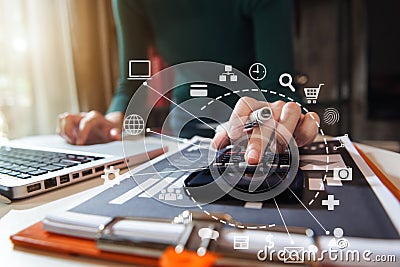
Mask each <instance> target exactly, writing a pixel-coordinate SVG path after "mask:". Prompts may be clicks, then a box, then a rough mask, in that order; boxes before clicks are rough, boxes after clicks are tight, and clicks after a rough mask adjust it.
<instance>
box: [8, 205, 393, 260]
mask: <svg viewBox="0 0 400 267" xmlns="http://www.w3.org/2000/svg"><path fill="white" fill-rule="evenodd" d="M184 212H186V213H187V211H184ZM191 214H192V216H191V217H190V218H191V220H189V221H186V222H184V223H183V225H177V227H179V228H182V229H183V231H182V232H181V234H179V235H178V236H177V238H176V241H175V242H174V241H172V240H171V241H170V242H165V240H164V242H163V241H161V239H160V240H159V241H155V239H154V236H152V237H151V238H150V239H143V238H140V237H139V238H137V237H136V236H134V237H132V236H127V235H121V234H118V233H117V232H116V231H115V226H116V225H117V224H118V223H121V222H133V223H142V224H143V223H145V224H149V225H150V224H151V223H158V224H160V225H162V224H164V225H165V226H167V225H169V226H171V222H170V221H168V220H165V219H154V218H134V217H115V218H113V219H112V220H110V221H109V222H107V223H106V224H104V225H101V226H100V227H99V229H98V233H97V236H96V239H84V238H78V237H72V236H66V235H60V234H54V233H50V232H47V231H45V230H44V229H43V224H42V222H39V223H36V224H34V225H32V226H30V227H28V228H26V229H24V230H22V231H20V232H19V233H17V234H15V235H13V236H11V237H10V238H11V241H12V242H13V243H14V245H15V246H18V247H27V248H33V249H39V250H45V251H51V252H55V253H62V254H68V255H80V256H86V257H92V258H96V259H104V260H110V261H117V262H122V263H128V264H136V265H141V266H161V267H173V266H192V267H197V266H198V267H200V266H205V267H208V266H235V267H236V266H258V265H265V264H268V266H286V265H285V264H284V263H300V264H301V266H341V265H342V263H341V262H335V261H331V260H330V259H329V258H328V259H323V261H316V260H312V259H311V258H306V257H305V256H304V255H307V254H301V249H302V248H303V249H304V248H306V249H308V250H309V251H310V249H311V248H313V249H315V251H324V250H327V245H328V246H331V242H332V239H331V241H329V239H330V237H321V236H315V235H313V232H312V230H311V229H305V228H302V227H288V230H289V231H290V232H291V235H292V238H293V240H295V242H294V243H291V242H288V241H287V239H285V240H286V241H283V240H284V239H280V238H279V236H281V237H283V236H286V234H287V232H286V228H285V227H279V226H278V227H276V228H274V229H269V230H266V229H257V228H256V227H254V229H248V228H247V229H236V228H232V227H227V226H223V225H221V224H220V223H218V222H217V221H215V220H213V219H212V218H210V217H208V216H205V215H204V214H203V213H198V212H193V213H191ZM218 216H220V217H221V216H223V217H224V218H225V219H226V220H227V221H229V220H232V218H231V217H230V216H229V215H227V214H224V215H221V214H218ZM232 223H235V221H232ZM161 228H162V227H160V228H159V229H161ZM159 229H155V232H157V231H158V232H159V233H160V234H162V231H160V230H159ZM204 229H205V230H204ZM201 233H202V234H201ZM266 233H269V234H270V233H273V235H274V236H278V238H275V239H274V240H275V241H277V242H275V244H273V245H272V249H275V251H283V254H281V256H279V253H277V254H273V256H271V255H272V254H271V253H270V252H271V250H270V247H269V246H270V243H268V242H266V243H265V245H264V248H262V249H259V248H260V247H258V246H255V247H251V246H250V247H247V248H246V249H243V247H242V248H236V249H235V246H236V244H234V246H233V247H232V246H231V244H228V245H227V244H226V242H225V245H224V241H227V240H228V241H232V239H236V238H232V235H235V236H239V237H246V236H247V238H249V237H250V239H252V240H253V241H254V237H257V238H258V240H259V241H260V240H262V241H263V242H265V241H264V240H265V239H264V236H263V234H266ZM235 236H233V237H235ZM260 237H262V238H261V239H260ZM217 239H219V240H218V242H217V241H216V240H217ZM221 239H222V242H221ZM247 240H248V239H247ZM280 240H282V241H283V242H280ZM346 240H347V242H350V243H351V244H353V245H352V247H351V250H353V251H354V250H355V249H358V250H362V249H364V251H365V250H368V251H372V252H374V253H375V254H380V253H392V255H395V257H399V256H400V251H398V250H396V248H398V247H399V246H400V240H379V241H378V242H375V243H374V242H372V243H371V240H369V239H366V238H351V237H349V238H348V239H346ZM235 242H236V241H235ZM256 243H257V242H256ZM299 244H300V245H301V246H303V247H300V246H299ZM338 244H339V243H338ZM354 245H355V246H354ZM360 245H361V246H360ZM383 245H385V246H390V247H391V248H392V249H391V250H389V249H387V248H385V247H384V246H383ZM357 246H358V247H357ZM288 249H290V250H288ZM293 249H300V250H299V251H297V252H296V250H293ZM344 249H345V250H343V251H344V252H345V251H346V249H349V248H344ZM351 250H349V251H351ZM294 252H295V253H294ZM286 253H287V254H286ZM301 255H303V257H302V258H301ZM298 256H299V257H300V258H297V257H298ZM293 257H295V259H297V260H298V261H297V262H289V261H287V260H293ZM363 260H364V259H363ZM356 263H357V265H360V264H361V265H362V266H376V263H375V262H371V261H361V262H360V261H359V262H356Z"/></svg>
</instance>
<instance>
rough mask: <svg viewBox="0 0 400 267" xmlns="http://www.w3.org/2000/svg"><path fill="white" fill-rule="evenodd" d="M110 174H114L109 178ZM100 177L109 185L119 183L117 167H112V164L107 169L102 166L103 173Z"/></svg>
mask: <svg viewBox="0 0 400 267" xmlns="http://www.w3.org/2000/svg"><path fill="white" fill-rule="evenodd" d="M110 174H114V179H110ZM101 179H103V180H104V184H108V185H110V187H113V186H114V185H119V169H114V166H111V167H110V168H109V169H107V168H104V174H103V175H102V176H101Z"/></svg>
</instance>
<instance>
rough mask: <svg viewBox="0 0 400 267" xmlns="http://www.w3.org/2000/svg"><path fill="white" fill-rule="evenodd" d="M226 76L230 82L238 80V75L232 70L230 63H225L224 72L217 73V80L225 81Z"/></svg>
mask: <svg viewBox="0 0 400 267" xmlns="http://www.w3.org/2000/svg"><path fill="white" fill-rule="evenodd" d="M228 77H229V80H230V81H231V82H237V80H238V76H237V75H236V74H235V73H233V72H232V65H225V72H223V73H222V74H221V75H219V81H220V82H226V81H227V80H228Z"/></svg>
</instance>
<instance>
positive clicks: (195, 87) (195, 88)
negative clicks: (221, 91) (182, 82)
mask: <svg viewBox="0 0 400 267" xmlns="http://www.w3.org/2000/svg"><path fill="white" fill-rule="evenodd" d="M207 95H208V85H207V84H204V83H197V84H191V85H190V96H192V97H204V96H207Z"/></svg>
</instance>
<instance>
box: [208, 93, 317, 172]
mask: <svg viewBox="0 0 400 267" xmlns="http://www.w3.org/2000/svg"><path fill="white" fill-rule="evenodd" d="M263 107H270V108H271V109H272V116H273V118H274V120H275V121H276V122H277V123H276V131H277V133H283V132H285V133H289V134H291V135H292V136H294V138H295V140H296V142H297V145H298V146H299V147H301V146H304V145H306V144H309V143H311V142H312V141H314V139H315V137H316V136H317V134H318V126H317V123H318V124H319V122H320V119H319V116H318V115H317V114H316V113H315V112H308V113H306V114H302V113H301V109H300V107H299V106H298V105H297V104H296V103H294V102H288V103H285V102H283V101H277V102H273V103H268V102H265V101H259V100H256V99H253V98H250V97H242V98H241V99H239V101H238V102H237V104H236V106H235V108H234V110H233V112H232V114H231V117H230V119H229V122H228V126H227V127H226V130H224V131H221V132H218V133H216V134H215V136H214V139H213V143H214V146H215V147H216V148H217V149H221V148H223V147H225V146H226V145H228V144H229V143H230V140H237V139H239V138H240V137H241V136H243V135H244V134H247V133H246V132H245V131H244V125H245V123H246V121H247V120H248V117H249V115H250V114H251V113H252V112H253V111H255V110H257V109H260V108H263ZM272 127H274V124H271V123H266V124H265V125H260V126H259V127H254V128H253V129H252V132H251V134H250V137H249V140H248V144H247V149H246V153H245V159H246V161H247V162H248V163H249V164H258V163H259V162H260V160H261V158H262V154H263V153H264V150H265V148H266V146H267V144H268V142H269V139H270V137H271V134H272ZM283 128H286V130H287V131H284V130H283ZM276 141H277V145H278V146H279V145H281V146H286V145H287V144H286V143H285V141H284V139H283V138H282V137H281V136H280V135H279V134H277V140H276Z"/></svg>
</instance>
